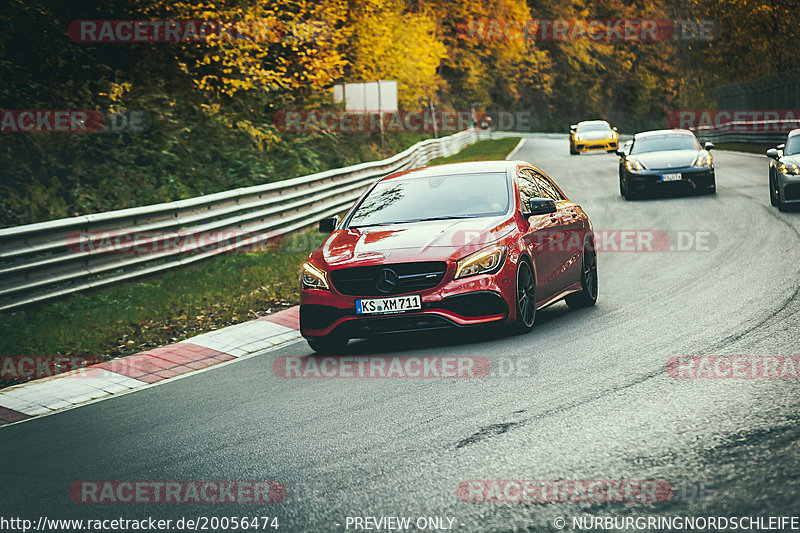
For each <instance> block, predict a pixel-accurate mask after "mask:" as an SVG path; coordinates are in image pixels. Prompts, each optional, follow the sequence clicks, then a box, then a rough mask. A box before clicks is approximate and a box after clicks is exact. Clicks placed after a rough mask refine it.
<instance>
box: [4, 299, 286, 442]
mask: <svg viewBox="0 0 800 533" xmlns="http://www.w3.org/2000/svg"><path fill="white" fill-rule="evenodd" d="M299 310H300V308H299V307H298V306H295V307H292V308H290V309H286V310H285V311H280V312H278V313H274V314H271V315H268V316H265V317H262V318H259V319H256V320H252V321H250V322H244V323H242V324H236V325H233V326H228V327H226V328H223V329H220V330H216V331H211V332H209V333H204V334H202V335H198V336H197V337H192V338H190V339H186V340H185V341H182V342H179V343H176V344H169V345H167V346H162V347H160V348H154V349H151V350H147V351H145V352H141V353H138V354H135V355H131V356H128V357H121V358H118V359H113V360H111V361H106V362H104V363H99V364H96V365H91V366H87V367H85V368H82V369H79V370H73V371H70V372H65V373H63V374H59V375H56V376H52V377H47V378H43V379H37V380H35V381H29V382H27V383H22V384H20V385H14V386H12V387H8V388H6V389H0V426H2V425H5V424H10V423H13V422H19V421H21V420H26V419H29V418H32V417H36V416H42V415H47V414H51V413H55V412H58V411H62V410H65V409H71V408H73V407H77V406H79V405H82V404H86V403H90V402H95V401H98V400H102V399H106V398H110V397H112V396H114V395H118V394H123V393H127V392H130V391H132V390H135V389H138V388H141V387H146V386H148V385H151V384H153V383H158V382H162V381H168V380H170V379H176V378H178V377H180V376H183V375H184V374H188V373H190V372H196V371H198V370H201V369H204V368H207V367H210V366H213V365H217V364H220V363H224V362H227V361H232V360H234V359H237V358H240V357H242V356H245V355H250V354H253V353H256V352H259V351H262V350H265V349H268V348H273V347H276V346H280V345H283V344H287V343H289V342H292V341H295V340H297V339H299V338H300V314H299Z"/></svg>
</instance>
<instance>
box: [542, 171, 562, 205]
mask: <svg viewBox="0 0 800 533" xmlns="http://www.w3.org/2000/svg"><path fill="white" fill-rule="evenodd" d="M536 177H537V180H536V181H537V183H538V184H539V190H540V191H541V192H542V197H543V198H551V199H552V200H555V201H556V202H558V201H560V200H564V199H565V198H564V196H562V194H561V193H560V192H558V189H556V188H555V186H554V185H553V184H552V182H551V181H550V180H549V179H548V178H546V177H545V176H543V175H542V174H538V175H537V176H536Z"/></svg>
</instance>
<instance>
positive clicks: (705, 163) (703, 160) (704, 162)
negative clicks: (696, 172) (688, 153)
mask: <svg viewBox="0 0 800 533" xmlns="http://www.w3.org/2000/svg"><path fill="white" fill-rule="evenodd" d="M711 163H712V159H711V154H710V153H708V152H706V151H703V152H700V155H698V156H697V159H695V160H694V163H692V166H693V167H710V166H711Z"/></svg>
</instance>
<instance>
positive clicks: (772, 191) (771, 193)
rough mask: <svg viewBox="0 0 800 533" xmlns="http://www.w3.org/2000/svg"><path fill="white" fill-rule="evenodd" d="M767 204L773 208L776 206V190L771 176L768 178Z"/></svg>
mask: <svg viewBox="0 0 800 533" xmlns="http://www.w3.org/2000/svg"><path fill="white" fill-rule="evenodd" d="M769 203H770V204H771V205H772V206H773V207H774V206H777V205H778V203H779V201H778V188H777V187H775V182H774V181H773V179H772V176H771V175H770V177H769Z"/></svg>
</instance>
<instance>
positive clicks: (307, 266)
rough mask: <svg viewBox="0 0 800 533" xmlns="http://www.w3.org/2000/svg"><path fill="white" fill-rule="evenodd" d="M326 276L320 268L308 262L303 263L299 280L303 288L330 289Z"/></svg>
mask: <svg viewBox="0 0 800 533" xmlns="http://www.w3.org/2000/svg"><path fill="white" fill-rule="evenodd" d="M327 278H328V276H327V274H325V272H323V271H322V270H320V269H318V268H317V267H315V266H314V265H312V264H311V263H309V262H305V263H303V275H302V276H300V281H301V283H302V284H303V288H304V289H325V290H328V289H330V285H328V279H327Z"/></svg>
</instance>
